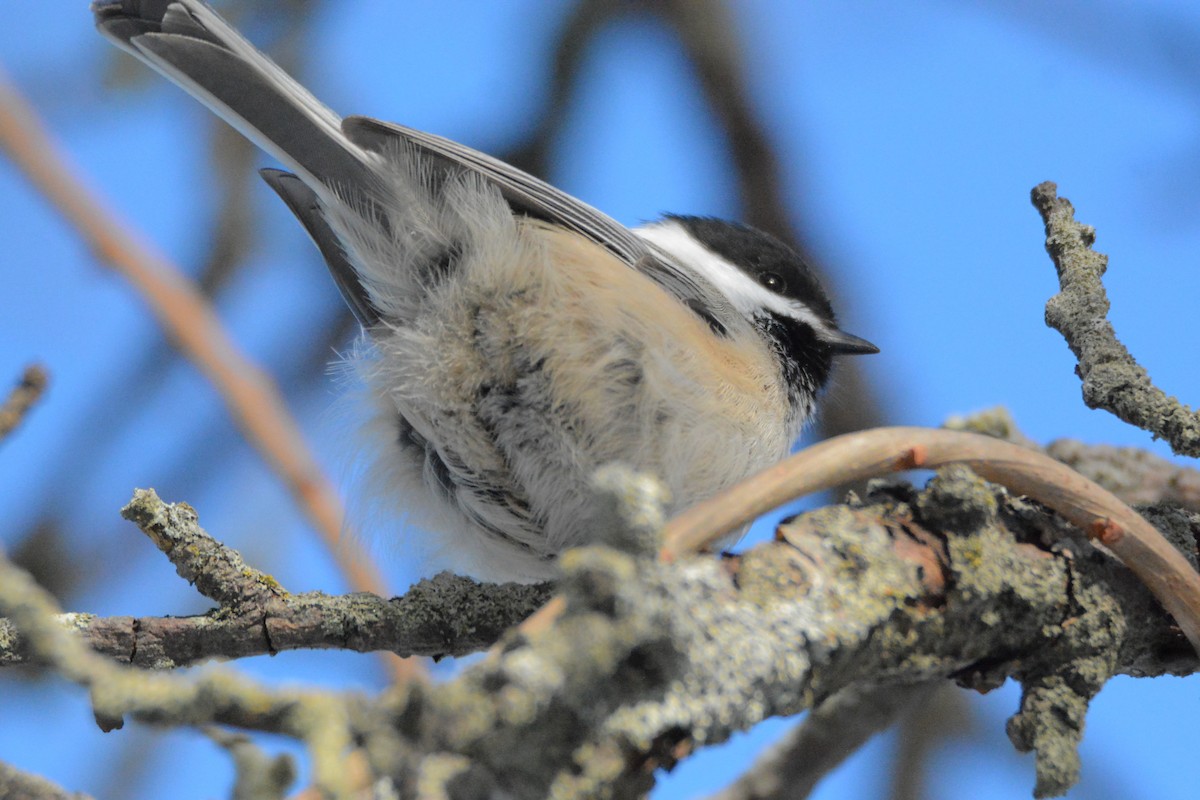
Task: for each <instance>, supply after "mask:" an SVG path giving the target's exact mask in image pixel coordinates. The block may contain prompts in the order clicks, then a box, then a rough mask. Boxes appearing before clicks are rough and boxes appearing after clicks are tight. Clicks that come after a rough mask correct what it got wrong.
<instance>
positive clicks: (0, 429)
mask: <svg viewBox="0 0 1200 800" xmlns="http://www.w3.org/2000/svg"><path fill="white" fill-rule="evenodd" d="M48 382H49V376H48V375H46V370H45V369H43V368H42V367H41V366H40V365H38V364H30V365H29V366H28V367H26V368H25V371H24V372H23V373H22V374H21V380H19V381H18V382H17V385H16V386H15V387H13V390H12V391H11V392H9V393H8V397H7V398H5V400H4V403H3V404H0V440H2V439H4V438H5V437H6V436H8V435H9V434H10V433H12V432H13V431H14V430H16V429H17V426H18V425H20V424H21V421H22V420H24V419H25V415H26V414H28V413H29V410H30V409H31V408H33V407H34V405H36V404H37V401H38V400H40V399H41V398H42V393H43V392H45V391H46V384H47V383H48Z"/></svg>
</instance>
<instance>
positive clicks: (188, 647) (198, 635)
mask: <svg viewBox="0 0 1200 800" xmlns="http://www.w3.org/2000/svg"><path fill="white" fill-rule="evenodd" d="M121 513H122V514H123V515H124V516H125V518H126V519H129V520H131V521H132V522H134V523H135V524H137V526H138V527H139V528H141V530H142V532H143V533H145V534H146V535H147V536H148V537H150V539H151V540H152V541H153V542H154V544H155V545H156V546H157V547H158V548H159V549H160V550H162V552H163V553H165V554H166V555H167V557H168V558H169V559H170V560H171V563H172V564H174V565H175V570H176V572H178V573H179V576H180V577H182V578H184V579H185V580H187V581H188V582H189V583H191V584H193V585H194V586H195V587H196V589H197V591H199V592H200V593H201V594H203V595H204V596H205V597H207V598H209V599H211V600H213V601H215V602H216V603H217V604H218V605H219V608H218V609H217V610H215V611H212V612H209V613H207V614H201V615H196V616H189V617H136V618H135V617H96V616H92V615H90V614H66V615H64V616H63V617H61V618H60V619H59V623H60V624H61V625H62V626H63V627H64V628H66V629H70V630H72V631H74V632H76V633H78V634H79V635H80V636H81V637H83V639H84V640H86V641H87V643H88V646H89V647H91V648H92V650H94V651H96V652H98V653H101V654H104V655H106V656H109V657H110V658H114V659H116V660H118V661H121V662H125V663H131V664H134V665H136V666H140V667H146V668H149V669H174V668H177V667H183V666H188V665H190V664H194V663H197V662H201V661H207V660H211V659H214V658H244V657H246V656H254V655H265V654H270V655H273V654H275V653H279V652H283V651H285V650H297V649H313V648H337V649H342V650H351V651H355V652H371V651H388V652H393V653H398V654H404V655H420V656H432V657H435V658H436V657H442V656H464V655H468V654H470V653H473V652H476V651H478V650H481V649H483V648H485V647H488V646H489V645H491V644H493V643H494V642H496V641H497V640H498V639H499V638H500V636H501V634H502V633H503V632H504V631H505V630H507V629H508V628H510V627H512V626H513V625H515V624H517V623H518V622H520V621H521V620H522V619H525V618H526V617H528V616H529V615H530V614H531V613H533V611H534V610H535V609H537V608H538V607H539V606H541V605H542V604H543V603H545V601H546V597H547V596H548V595H549V592H550V587H549V586H548V585H545V584H541V585H526V584H511V583H510V584H502V585H498V584H480V583H477V582H475V581H473V580H471V579H470V578H464V577H460V576H457V575H451V574H449V573H443V574H441V575H438V576H436V577H434V578H432V579H428V580H422V581H420V582H418V583H416V584H415V585H413V586H412V587H411V588H410V589H409V590H408V592H406V593H405V594H404V595H402V596H400V597H394V598H391V599H387V598H381V597H378V596H377V595H373V594H368V593H363V592H360V593H355V594H349V595H340V596H335V595H326V594H323V593H321V592H308V593H305V594H292V593H291V592H288V591H287V590H286V589H285V588H284V587H282V586H280V585H279V583H278V582H277V581H276V580H275V579H273V578H271V577H270V576H269V575H266V574H264V573H263V572H260V571H259V570H257V569H254V568H253V567H250V566H249V565H247V564H246V563H245V562H244V561H243V560H242V557H241V555H240V554H239V553H238V552H237V551H236V550H234V549H233V548H231V547H228V546H227V545H225V544H222V543H221V542H219V541H217V540H216V539H214V538H213V537H212V536H211V535H210V534H209V533H208V532H207V531H205V530H204V529H203V528H202V527H201V526H200V522H199V519H198V518H197V516H196V512H195V511H194V510H193V509H192V508H191V507H190V506H188V505H187V504H186V503H164V502H163V501H162V500H161V499H159V497H158V495H157V494H155V493H154V492H153V491H150V490H138V491H137V492H135V493H134V497H133V500H132V501H130V503H129V504H128V505H127V506H126V507H125V508H124V509H122V512H121ZM2 630H3V621H0V632H2ZM28 656H29V650H28V647H27V644H26V643H25V642H24V641H23V639H22V637H21V635H20V633H19V632H16V635H15V636H13V635H11V634H10V635H9V637H8V638H7V639H6V638H5V636H3V635H0V666H4V665H8V664H19V663H23V662H25V661H26V660H27V658H28Z"/></svg>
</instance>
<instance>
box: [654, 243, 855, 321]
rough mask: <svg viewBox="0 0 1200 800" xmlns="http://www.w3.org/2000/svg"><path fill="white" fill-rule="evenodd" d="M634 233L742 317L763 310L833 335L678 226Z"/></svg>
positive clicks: (807, 311)
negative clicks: (721, 297) (706, 283)
mask: <svg viewBox="0 0 1200 800" xmlns="http://www.w3.org/2000/svg"><path fill="white" fill-rule="evenodd" d="M633 232H634V233H635V234H637V235H638V236H640V237H641V238H642V239H644V240H645V241H647V242H649V243H650V244H652V245H654V246H655V247H657V248H658V249H660V250H662V251H663V252H664V253H665V254H666V255H668V256H670V257H671V258H672V259H673V260H674V261H676V262H678V263H679V264H681V265H682V266H685V267H690V268H692V269H694V270H695V271H696V272H698V273H699V274H700V275H701V276H703V277H704V278H705V279H707V280H708V281H709V283H711V284H712V285H713V286H715V287H716V289H717V291H719V292H720V293H721V294H723V295H725V297H726V298H727V299H728V300H729V302H730V303H731V304H733V307H734V308H736V309H737V310H738V311H740V312H742V313H743V314H745V315H747V316H750V315H752V314H755V313H757V312H760V311H762V310H763V309H766V310H769V311H774V312H775V313H776V314H778V315H780V316H781V317H790V318H792V319H795V320H798V321H800V322H803V323H805V324H806V325H808V326H809V327H811V328H812V329H813V330H814V331H816V333H817V336H819V337H821V338H827V337H828V335H829V334H831V333H833V331H832V330H831V328H830V326H829V324H828V323H826V322H825V321H824V320H822V319H821V318H820V317H818V316H817V315H816V314H814V313H813V311H812V309H810V308H809V307H808V306H806V305H805V304H804V303H802V302H800V301H799V300H791V299H789V298H787V297H782V296H781V295H778V294H775V293H774V292H772V291H771V290H770V289H768V288H766V287H765V286H763V285H761V284H760V283H758V282H757V281H756V280H754V279H753V278H751V277H750V276H749V275H747V274H746V273H745V272H743V271H742V270H740V269H738V268H737V267H735V266H734V265H733V264H731V263H729V262H728V261H726V260H725V259H724V258H722V257H721V256H719V255H717V254H716V253H714V252H713V251H712V250H709V249H708V248H707V247H705V246H704V245H703V244H701V243H700V242H699V241H697V240H696V238H695V237H693V236H692V235H691V234H690V233H688V232H687V229H686V228H684V227H683V226H682V225H680V224H679V223H678V222H675V221H673V220H667V221H665V222H655V223H652V224H650V225H645V226H643V227H640V228H634V229H633Z"/></svg>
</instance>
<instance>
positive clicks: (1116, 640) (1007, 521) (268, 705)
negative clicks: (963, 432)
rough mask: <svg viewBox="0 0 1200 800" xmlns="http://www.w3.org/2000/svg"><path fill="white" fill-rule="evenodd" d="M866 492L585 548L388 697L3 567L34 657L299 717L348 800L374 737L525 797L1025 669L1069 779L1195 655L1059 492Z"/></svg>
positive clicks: (332, 784) (628, 783) (1041, 739)
mask: <svg viewBox="0 0 1200 800" xmlns="http://www.w3.org/2000/svg"><path fill="white" fill-rule="evenodd" d="M635 494H637V493H635ZM639 496H640V497H641V500H640V501H639V502H643V503H644V502H649V500H648V498H649V496H648V495H646V494H645V493H641V494H640V495H639ZM868 500H869V501H870V503H871V504H870V505H862V504H858V505H854V506H849V507H847V506H837V507H830V508H825V509H821V510H819V511H816V512H812V513H810V514H806V515H804V516H802V517H799V518H797V519H796V520H793V521H792V522H791V523H789V524H787V525H785V526H784V527H783V528H781V530H780V533H779V538H778V540H777V541H776V542H773V543H769V544H766V545H762V546H760V547H757V548H755V549H753V550H751V551H749V552H748V553H746V554H744V555H743V556H740V557H736V558H728V559H725V560H724V561H718V560H715V559H712V558H707V557H706V558H696V559H685V560H680V561H678V562H676V563H674V564H664V563H661V562H659V561H658V560H656V559H655V558H653V556H652V555H650V554H647V553H645V551H646V550H647V549H648V548H645V547H644V546H641V545H639V546H638V547H635V548H632V549H633V550H634V552H635V553H636V552H642V553H643V555H642V556H640V557H639V556H637V555H630V554H627V553H621V552H618V551H615V550H611V549H607V548H600V547H594V548H588V549H582V550H576V551H571V552H569V553H567V554H566V555H564V557H563V559H562V561H563V564H562V566H563V573H564V577H563V579H562V582H561V584H560V590H561V594H560V597H561V598H562V600H561V603H562V606H563V609H564V610H563V613H561V614H560V615H558V616H557V617H555V618H552V619H549V620H548V621H547V622H546V623H545V625H543V626H542V627H541V628H539V629H537V630H534V631H532V632H526V633H520V634H517V633H510V634H508V635H507V636H505V637H503V639H502V645H503V646H502V647H501V648H498V649H496V650H494V651H493V652H492V653H491V654H490V655H489V656H488V657H487V658H486V659H484V660H483V661H482V662H481V663H479V664H477V665H476V666H474V667H471V668H469V669H468V670H466V671H465V672H464V673H463V674H462V675H461V676H460V677H459V678H457V679H455V680H453V681H450V682H448V683H446V684H442V685H438V686H426V685H420V684H413V685H408V686H404V687H398V688H396V689H393V690H391V691H389V692H387V693H385V694H384V695H382V696H380V697H378V698H369V699H368V698H363V697H361V696H359V695H357V694H353V693H349V694H337V693H332V692H295V691H270V690H267V689H264V688H262V687H259V686H257V685H255V684H253V683H251V682H249V681H246V680H244V679H241V678H237V677H235V676H232V675H230V674H229V673H225V672H206V673H202V674H201V675H200V676H198V677H185V676H172V675H165V674H162V673H145V672H141V673H139V672H135V671H129V670H128V669H123V668H120V666H119V665H115V664H113V663H112V662H111V661H108V660H106V659H101V658H99V657H98V656H96V655H95V654H94V653H91V652H90V651H88V650H86V649H85V648H84V647H83V645H82V644H81V643H80V642H79V641H78V640H77V639H76V638H74V637H71V636H68V635H67V634H66V632H65V631H64V630H63V629H62V627H61V625H60V624H59V622H58V621H57V619H56V618H55V617H53V616H52V614H53V613H54V612H55V609H53V607H52V605H51V603H50V601H49V599H48V598H47V597H45V595H44V594H43V593H41V591H40V590H38V589H37V588H36V587H35V586H33V585H32V584H31V583H30V582H29V581H28V579H27V577H25V576H23V574H22V573H20V572H19V571H18V570H15V569H14V568H12V567H11V566H9V565H3V568H2V569H0V609H2V610H3V611H4V612H5V613H8V614H9V615H10V616H11V617H12V621H13V622H14V623H15V625H16V627H17V628H19V629H20V631H21V633H22V636H23V637H25V638H26V641H27V645H26V646H27V647H28V648H29V652H30V653H31V654H32V655H33V656H34V657H36V658H37V659H38V660H40V661H42V662H45V663H50V664H52V665H53V666H54V667H56V668H57V669H58V670H59V671H61V672H62V673H63V674H64V675H66V676H67V677H68V678H70V679H72V680H75V681H77V682H79V683H81V684H83V685H85V686H88V687H89V688H90V689H91V691H92V694H93V702H94V704H95V706H96V710H97V713H98V716H99V718H100V719H101V720H103V721H104V722H105V724H107V725H110V726H111V725H115V724H117V722H118V721H119V719H120V717H121V716H122V715H131V716H133V717H135V718H137V719H141V720H144V721H148V722H153V723H157V724H171V725H181V724H187V725H194V724H202V723H207V722H219V723H224V724H229V725H236V726H239V727H244V728H249V729H253V730H263V731H274V732H279V733H285V734H287V735H291V736H294V737H296V738H299V739H301V740H302V741H304V742H305V743H306V744H307V746H308V747H309V751H310V754H311V757H312V758H313V761H314V765H315V767H314V773H315V774H316V776H317V783H318V784H319V785H320V786H321V787H323V789H322V790H323V791H326V792H327V793H328V794H330V795H332V796H346V793H348V792H349V791H350V789H349V788H348V787H347V786H346V784H345V775H344V774H342V773H340V772H338V771H337V770H338V768H337V766H336V765H337V764H341V763H344V760H345V758H346V756H347V753H348V752H350V750H351V749H352V744H351V743H358V748H359V749H358V752H360V753H362V754H363V755H364V756H365V758H366V760H367V763H368V765H369V768H370V773H371V774H372V775H375V776H388V777H390V778H391V779H392V780H393V781H394V782H395V785H396V786H397V790H398V792H399V793H400V795H401V796H403V797H411V796H415V795H416V794H417V793H418V792H417V789H418V787H420V789H421V791H430V790H431V787H432V788H437V787H439V786H440V787H441V788H442V789H443V790H445V789H447V784H448V783H455V782H456V781H469V782H470V783H471V785H474V786H479V787H481V791H484V792H486V791H492V790H494V791H505V792H508V793H509V794H511V795H513V796H530V797H533V796H538V797H540V796H546V795H552V794H561V795H563V796H576V797H621V796H626V795H628V794H630V793H634V792H641V791H645V790H646V789H648V788H649V786H650V785H651V784H652V782H653V774H654V770H655V769H656V768H657V767H660V766H668V767H669V766H671V765H673V764H674V763H675V762H676V761H678V760H679V759H680V758H682V757H684V756H685V755H687V754H688V753H689V752H691V751H692V750H693V749H694V748H696V747H699V746H701V745H703V744H707V743H712V742H719V741H722V740H724V739H725V738H727V737H728V736H729V735H730V734H731V733H733V732H734V731H738V730H745V729H747V728H749V727H752V726H753V725H755V724H757V723H758V722H760V721H762V720H763V719H765V718H767V717H769V716H776V715H786V714H794V713H798V712H799V711H802V710H804V709H806V708H810V707H812V706H814V705H817V704H820V703H821V702H823V701H824V700H825V699H827V698H829V697H832V696H834V695H835V694H837V693H838V692H840V691H842V690H843V689H845V688H846V687H848V686H853V685H878V684H881V683H893V684H894V683H919V682H927V681H932V680H936V679H938V678H944V677H946V676H953V677H955V678H956V679H957V680H958V681H959V682H960V683H963V684H965V685H969V686H972V687H974V688H979V689H987V688H991V687H994V686H997V685H999V684H1000V683H1001V682H1003V680H1004V679H1005V678H1007V677H1009V676H1013V677H1016V678H1017V679H1019V680H1021V681H1022V682H1023V683H1024V684H1025V686H1026V697H1025V701H1024V702H1023V707H1022V710H1021V714H1020V715H1019V716H1018V717H1017V721H1016V722H1015V723H1014V724H1013V725H1012V730H1013V733H1014V740H1015V741H1017V742H1018V744H1020V745H1021V746H1032V747H1034V748H1035V749H1036V750H1037V752H1038V754H1039V758H1038V762H1037V764H1038V771H1039V787H1040V789H1039V791H1041V792H1043V793H1047V792H1052V791H1060V790H1062V789H1064V788H1065V787H1066V786H1068V785H1069V784H1070V783H1071V781H1073V780H1074V779H1075V776H1076V771H1075V770H1074V769H1073V768H1072V765H1071V763H1070V761H1069V759H1067V760H1065V761H1064V760H1063V759H1062V758H1061V753H1062V752H1063V749H1064V748H1066V750H1067V752H1071V748H1073V747H1074V745H1075V743H1076V742H1077V740H1078V735H1079V727H1078V724H1077V723H1078V721H1079V720H1081V712H1082V708H1083V707H1085V706H1086V703H1087V701H1088V700H1089V699H1090V697H1091V696H1092V695H1093V694H1094V693H1095V691H1097V690H1098V689H1099V688H1100V686H1101V685H1103V683H1104V681H1105V680H1107V678H1108V677H1109V676H1110V675H1112V674H1115V673H1118V672H1126V673H1131V674H1138V675H1149V674H1162V673H1164V672H1173V673H1182V672H1186V671H1191V670H1194V669H1195V668H1196V657H1195V654H1194V653H1193V652H1192V651H1190V649H1189V648H1188V646H1187V643H1186V642H1185V640H1183V639H1182V638H1181V637H1180V636H1179V632H1178V630H1177V629H1176V628H1175V627H1174V626H1173V625H1172V623H1171V621H1170V619H1169V618H1168V617H1167V616H1166V615H1165V614H1163V612H1162V610H1161V608H1160V607H1159V606H1158V604H1157V603H1156V602H1155V601H1154V599H1153V597H1152V596H1151V595H1150V594H1149V593H1148V592H1146V591H1145V589H1144V587H1142V586H1141V584H1140V583H1139V582H1138V581H1137V580H1136V579H1135V577H1134V576H1133V575H1132V574H1131V573H1129V572H1128V571H1127V570H1125V569H1124V568H1123V567H1121V566H1120V565H1119V564H1117V563H1116V562H1115V561H1114V560H1113V559H1111V557H1109V556H1107V555H1105V554H1103V553H1101V552H1100V551H1098V550H1095V549H1094V548H1092V547H1091V545H1090V544H1088V542H1087V541H1086V540H1085V539H1083V538H1079V539H1077V540H1071V539H1068V540H1067V541H1065V542H1059V543H1058V544H1055V545H1052V546H1049V547H1048V548H1047V547H1045V546H1042V545H1039V544H1037V542H1039V541H1040V540H1041V538H1042V535H1043V533H1044V532H1045V531H1046V530H1053V529H1055V525H1056V524H1055V522H1054V521H1053V520H1054V518H1053V517H1052V516H1050V515H1049V514H1048V513H1047V512H1046V511H1045V510H1044V509H1043V508H1042V507H1040V506H1035V505H1032V504H1030V503H1028V502H1025V501H1023V500H1019V499H1014V498H1011V497H1009V496H1007V495H1006V494H1005V493H1004V492H1003V491H1002V490H998V489H996V488H995V487H992V486H990V485H988V484H986V483H984V482H983V481H982V480H980V479H979V478H976V477H975V476H974V475H973V474H972V473H970V472H969V471H968V470H966V469H965V468H962V467H956V468H951V469H948V470H945V471H943V472H942V473H939V475H938V477H936V478H935V479H934V481H932V482H931V484H930V486H929V488H928V489H927V490H925V491H923V492H911V491H908V492H906V491H904V490H901V489H897V488H895V487H891V488H890V489H889V490H888V492H887V493H882V494H879V495H874V496H871V497H869V498H868ZM177 510H179V509H177ZM652 516H653V515H650V516H644V515H637V518H638V519H647V520H649V519H651V518H652ZM1192 521H1193V522H1194V521H1195V518H1194V517H1193V519H1192ZM631 541H641V537H633V539H632V540H631ZM643 544H644V543H643ZM268 596H270V597H271V598H272V600H271V602H278V601H279V598H278V597H276V596H275V595H274V594H273V593H268ZM272 635H273V636H274V634H272ZM1064 675H1069V676H1071V679H1070V680H1069V681H1063V680H1061V679H1060V678H1059V676H1064ZM748 698H749V699H748ZM1063 720H1066V721H1067V722H1068V724H1066V725H1064V724H1063ZM1064 764H1065V769H1064V768H1063V765H1064Z"/></svg>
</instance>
